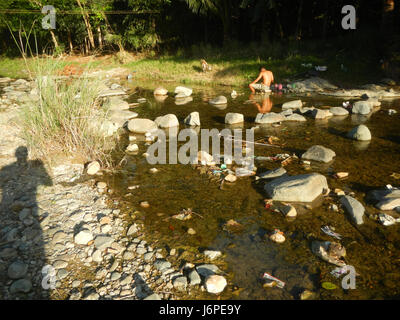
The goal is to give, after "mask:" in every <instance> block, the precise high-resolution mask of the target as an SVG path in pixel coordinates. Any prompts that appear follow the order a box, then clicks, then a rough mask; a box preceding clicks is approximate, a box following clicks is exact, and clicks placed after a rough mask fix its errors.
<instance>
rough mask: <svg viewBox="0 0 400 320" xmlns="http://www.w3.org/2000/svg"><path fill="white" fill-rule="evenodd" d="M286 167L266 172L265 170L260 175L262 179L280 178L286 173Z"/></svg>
mask: <svg viewBox="0 0 400 320" xmlns="http://www.w3.org/2000/svg"><path fill="white" fill-rule="evenodd" d="M286 172H287V171H286V169H285V168H283V167H279V168H276V169H273V170H269V171H266V172H263V173H261V174H260V175H259V177H260V179H274V178H279V177H281V176H283V175H284V174H286Z"/></svg>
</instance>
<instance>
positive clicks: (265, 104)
mask: <svg viewBox="0 0 400 320" xmlns="http://www.w3.org/2000/svg"><path fill="white" fill-rule="evenodd" d="M259 97H260V98H261V99H257V100H261V105H260V103H259V102H258V101H257V100H256V97H255V95H254V94H253V93H252V94H250V96H249V100H250V101H252V102H253V104H254V105H255V106H256V107H257V110H258V113H268V112H271V109H272V100H271V97H270V95H269V94H263V95H261V96H259Z"/></svg>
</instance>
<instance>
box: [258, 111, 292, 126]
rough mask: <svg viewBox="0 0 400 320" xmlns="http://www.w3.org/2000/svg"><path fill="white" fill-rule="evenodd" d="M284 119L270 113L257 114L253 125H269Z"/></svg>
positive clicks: (279, 115) (281, 116) (284, 118)
mask: <svg viewBox="0 0 400 320" xmlns="http://www.w3.org/2000/svg"><path fill="white" fill-rule="evenodd" d="M285 120H286V117H285V116H283V115H281V114H280V113H275V112H270V113H258V114H257V116H256V119H255V121H254V122H255V123H259V124H269V123H276V122H282V121H285Z"/></svg>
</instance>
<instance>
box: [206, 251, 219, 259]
mask: <svg viewBox="0 0 400 320" xmlns="http://www.w3.org/2000/svg"><path fill="white" fill-rule="evenodd" d="M204 255H205V256H206V257H207V258H208V259H210V260H214V259H217V258H218V257H220V256H221V255H222V253H221V251H216V250H205V251H204Z"/></svg>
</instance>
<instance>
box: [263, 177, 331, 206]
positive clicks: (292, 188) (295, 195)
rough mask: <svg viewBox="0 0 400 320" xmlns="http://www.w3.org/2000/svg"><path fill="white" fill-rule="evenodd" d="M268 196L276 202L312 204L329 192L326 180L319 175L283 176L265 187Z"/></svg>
mask: <svg viewBox="0 0 400 320" xmlns="http://www.w3.org/2000/svg"><path fill="white" fill-rule="evenodd" d="M264 189H265V191H266V193H267V194H268V196H269V197H270V198H272V199H273V200H276V201H292V202H312V201H314V200H315V198H317V197H318V196H319V195H321V194H323V193H324V192H326V191H327V190H328V183H327V180H326V178H325V177H324V176H323V175H322V174H319V173H311V174H303V175H298V176H283V177H280V178H278V179H275V180H273V181H271V182H269V183H267V184H266V185H265V186H264Z"/></svg>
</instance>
